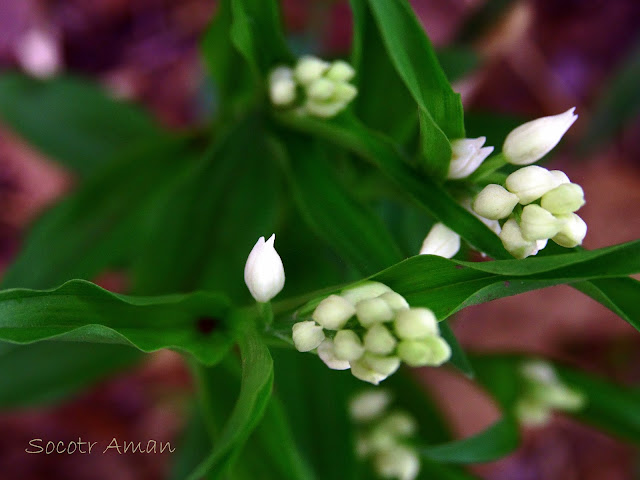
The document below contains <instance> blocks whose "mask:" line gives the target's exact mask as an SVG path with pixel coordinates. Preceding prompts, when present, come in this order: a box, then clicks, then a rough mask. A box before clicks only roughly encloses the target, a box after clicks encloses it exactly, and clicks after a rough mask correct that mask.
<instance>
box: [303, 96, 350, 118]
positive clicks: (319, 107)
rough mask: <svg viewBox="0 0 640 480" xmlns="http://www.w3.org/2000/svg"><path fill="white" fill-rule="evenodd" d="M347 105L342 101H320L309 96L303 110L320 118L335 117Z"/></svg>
mask: <svg viewBox="0 0 640 480" xmlns="http://www.w3.org/2000/svg"><path fill="white" fill-rule="evenodd" d="M344 107H345V105H344V104H343V103H342V102H319V101H315V100H313V99H311V98H309V99H308V100H307V101H306V103H305V104H304V109H303V111H304V112H306V113H308V114H310V115H313V116H316V117H320V118H331V117H335V116H336V115H337V114H338V113H339V112H340V110H342V109H343V108H344Z"/></svg>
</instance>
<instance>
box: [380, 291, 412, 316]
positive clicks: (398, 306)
mask: <svg viewBox="0 0 640 480" xmlns="http://www.w3.org/2000/svg"><path fill="white" fill-rule="evenodd" d="M378 298H381V299H382V300H384V301H385V302H387V305H389V308H391V310H393V311H395V312H397V311H399V310H405V309H407V308H409V303H407V301H406V300H405V298H404V297H403V296H402V295H400V294H399V293H396V292H387V293H383V294H382V295H380V297H378Z"/></svg>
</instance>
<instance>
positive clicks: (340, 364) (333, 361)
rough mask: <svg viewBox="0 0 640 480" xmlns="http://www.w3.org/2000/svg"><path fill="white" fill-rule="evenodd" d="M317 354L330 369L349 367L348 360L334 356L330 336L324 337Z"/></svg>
mask: <svg viewBox="0 0 640 480" xmlns="http://www.w3.org/2000/svg"><path fill="white" fill-rule="evenodd" d="M363 350H364V349H363ZM318 356H319V357H320V360H322V361H323V362H324V364H325V365H326V366H327V367H329V368H330V369H331V370H348V369H349V368H351V365H349V362H347V361H346V360H342V359H340V358H338V357H337V356H336V348H335V344H334V342H333V341H332V340H331V339H330V338H325V339H324V341H323V342H322V343H321V344H320V345H319V346H318Z"/></svg>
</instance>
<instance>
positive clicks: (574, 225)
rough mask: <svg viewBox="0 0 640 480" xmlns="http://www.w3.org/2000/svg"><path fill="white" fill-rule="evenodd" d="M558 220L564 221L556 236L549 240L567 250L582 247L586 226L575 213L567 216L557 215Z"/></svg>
mask: <svg viewBox="0 0 640 480" xmlns="http://www.w3.org/2000/svg"><path fill="white" fill-rule="evenodd" d="M558 218H559V219H561V220H563V221H564V224H563V225H562V227H561V228H560V231H559V232H558V234H557V235H556V236H555V237H553V238H552V239H551V240H553V241H554V242H556V243H557V244H558V245H560V246H562V247H567V248H573V247H577V246H578V245H582V241H583V240H584V237H585V236H586V235H587V224H586V223H585V222H584V220H582V218H580V217H579V216H578V215H576V214H575V213H569V214H567V215H558Z"/></svg>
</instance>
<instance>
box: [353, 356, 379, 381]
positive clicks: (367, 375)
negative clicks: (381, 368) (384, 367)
mask: <svg viewBox="0 0 640 480" xmlns="http://www.w3.org/2000/svg"><path fill="white" fill-rule="evenodd" d="M351 374H352V375H353V376H354V377H356V378H357V379H359V380H362V381H363V382H368V383H371V384H372V385H378V384H379V383H380V382H381V381H382V380H384V379H385V378H387V376H388V375H384V374H382V373H380V372H376V371H375V370H374V369H373V368H371V366H370V365H369V364H368V363H367V362H365V361H364V360H363V359H362V358H360V359H358V360H356V361H355V362H351Z"/></svg>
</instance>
